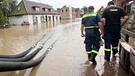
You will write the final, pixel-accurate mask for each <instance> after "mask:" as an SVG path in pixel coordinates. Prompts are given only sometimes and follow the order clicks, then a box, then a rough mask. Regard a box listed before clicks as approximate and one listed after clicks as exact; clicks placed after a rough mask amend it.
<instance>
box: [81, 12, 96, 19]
mask: <svg viewBox="0 0 135 76" xmlns="http://www.w3.org/2000/svg"><path fill="white" fill-rule="evenodd" d="M92 16H97V14H96V13H90V14H85V15H83V17H82V18H86V17H92Z"/></svg>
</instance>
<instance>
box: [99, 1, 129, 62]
mask: <svg viewBox="0 0 135 76" xmlns="http://www.w3.org/2000/svg"><path fill="white" fill-rule="evenodd" d="M121 18H123V19H121ZM127 19H128V16H127V14H126V12H125V11H124V10H123V9H122V8H120V7H118V6H115V5H114V2H113V1H110V2H108V7H107V8H106V9H105V10H104V11H103V14H102V19H101V20H102V21H103V22H104V36H103V37H104V41H105V48H104V51H105V56H104V58H105V60H106V61H110V56H111V50H112V53H113V55H115V54H116V53H118V43H119V39H120V37H121V36H120V30H121V26H122V25H123V24H124V23H125V22H126V21H127ZM111 45H112V47H111ZM111 48H112V49H111Z"/></svg>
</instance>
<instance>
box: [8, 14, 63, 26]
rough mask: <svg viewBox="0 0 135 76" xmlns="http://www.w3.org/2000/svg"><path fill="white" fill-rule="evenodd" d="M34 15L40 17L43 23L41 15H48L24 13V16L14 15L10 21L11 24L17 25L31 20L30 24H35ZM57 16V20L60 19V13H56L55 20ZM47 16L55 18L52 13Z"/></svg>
mask: <svg viewBox="0 0 135 76" xmlns="http://www.w3.org/2000/svg"><path fill="white" fill-rule="evenodd" d="M33 16H35V17H37V18H38V23H39V24H40V23H41V16H44V17H45V16H46V15H23V16H13V17H9V23H10V24H11V25H13V24H15V25H21V24H22V23H23V22H24V21H25V22H29V23H30V24H33ZM56 16H57V20H58V21H59V19H60V18H59V17H60V16H59V15H54V20H55V21H57V20H56ZM47 17H51V20H53V18H52V17H53V16H52V15H47ZM48 21H49V19H48Z"/></svg>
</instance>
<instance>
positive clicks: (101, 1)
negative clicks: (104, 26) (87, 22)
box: [18, 0, 111, 11]
mask: <svg viewBox="0 0 135 76" xmlns="http://www.w3.org/2000/svg"><path fill="white" fill-rule="evenodd" d="M20 1H21V0H18V2H20ZM29 1H34V2H41V3H44V4H49V5H51V6H52V7H53V8H54V9H57V8H62V6H63V5H66V6H68V7H69V6H72V7H75V8H82V7H83V6H87V7H88V6H90V5H93V6H94V7H95V11H96V10H98V9H100V7H101V6H104V7H106V5H107V3H108V2H109V1H111V0H29Z"/></svg>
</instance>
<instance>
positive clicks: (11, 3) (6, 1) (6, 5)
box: [0, 0, 17, 24]
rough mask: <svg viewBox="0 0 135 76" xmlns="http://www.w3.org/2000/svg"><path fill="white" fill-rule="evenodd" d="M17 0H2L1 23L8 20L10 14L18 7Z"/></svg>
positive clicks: (0, 3)
mask: <svg viewBox="0 0 135 76" xmlns="http://www.w3.org/2000/svg"><path fill="white" fill-rule="evenodd" d="M16 5H17V0H0V24H5V23H7V22H8V18H7V16H8V14H9V13H11V12H12V10H13V9H14V8H15V7H16Z"/></svg>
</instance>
